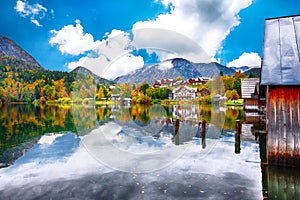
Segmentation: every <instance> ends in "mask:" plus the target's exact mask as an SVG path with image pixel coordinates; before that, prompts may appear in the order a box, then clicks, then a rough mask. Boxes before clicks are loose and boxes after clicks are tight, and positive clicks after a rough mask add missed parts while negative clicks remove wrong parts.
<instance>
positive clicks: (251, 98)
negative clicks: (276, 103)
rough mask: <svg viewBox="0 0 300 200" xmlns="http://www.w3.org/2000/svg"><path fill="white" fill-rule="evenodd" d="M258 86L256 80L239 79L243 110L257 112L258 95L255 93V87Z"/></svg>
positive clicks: (257, 80)
mask: <svg viewBox="0 0 300 200" xmlns="http://www.w3.org/2000/svg"><path fill="white" fill-rule="evenodd" d="M258 85H259V79H258V78H242V79H241V93H242V99H244V109H245V110H255V111H258V108H259V103H258V100H259V99H258V97H259V96H258V94H257V93H256V92H255V91H256V87H257V86H258Z"/></svg>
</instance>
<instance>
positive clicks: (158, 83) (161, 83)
mask: <svg viewBox="0 0 300 200" xmlns="http://www.w3.org/2000/svg"><path fill="white" fill-rule="evenodd" d="M175 83H176V81H174V80H173V79H160V80H155V82H154V84H153V87H154V88H160V87H172V86H173V85H174V84H175Z"/></svg>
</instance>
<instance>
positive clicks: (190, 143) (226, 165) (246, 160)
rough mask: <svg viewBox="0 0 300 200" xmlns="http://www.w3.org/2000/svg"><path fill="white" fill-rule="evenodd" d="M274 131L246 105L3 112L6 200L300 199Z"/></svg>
mask: <svg viewBox="0 0 300 200" xmlns="http://www.w3.org/2000/svg"><path fill="white" fill-rule="evenodd" d="M237 121H240V122H242V126H241V134H239V131H238V128H237V127H236V123H238V122H237ZM264 127H265V126H264V123H263V120H262V119H261V118H260V117H258V116H256V115H254V113H244V112H243V110H242V109H240V108H238V107H236V108H223V107H214V106H208V105H195V104H187V105H172V106H165V107H163V106H160V105H153V106H137V105H134V106H132V107H122V106H119V105H112V106H102V107H101V106H99V107H95V106H92V105H74V106H40V107H34V106H28V105H10V106H2V107H0V167H1V168H0V199H183V198H185V199H263V198H264V197H269V198H270V199H297V198H299V197H300V184H299V183H300V173H299V170H298V169H287V168H279V167H272V166H267V165H265V164H264V163H265V161H266V140H267V136H266V134H265V133H264V131H263V130H264Z"/></svg>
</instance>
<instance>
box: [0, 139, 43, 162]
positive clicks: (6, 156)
mask: <svg viewBox="0 0 300 200" xmlns="http://www.w3.org/2000/svg"><path fill="white" fill-rule="evenodd" d="M38 141H39V137H37V138H35V139H33V140H31V141H30V142H25V143H23V144H21V145H20V146H17V147H14V148H12V149H8V150H6V151H4V152H2V153H1V154H0V168H1V167H7V166H9V165H12V164H14V162H15V161H16V160H17V159H18V158H20V157H21V156H23V155H24V154H25V153H26V152H27V150H28V149H31V148H32V147H33V146H34V145H35V144H36V143H37V142H38Z"/></svg>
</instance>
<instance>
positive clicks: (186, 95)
mask: <svg viewBox="0 0 300 200" xmlns="http://www.w3.org/2000/svg"><path fill="white" fill-rule="evenodd" d="M172 93H173V99H176V100H185V99H189V100H192V99H196V96H197V95H196V94H197V88H190V87H188V86H180V87H177V88H175V89H174V90H173V92H172Z"/></svg>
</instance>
